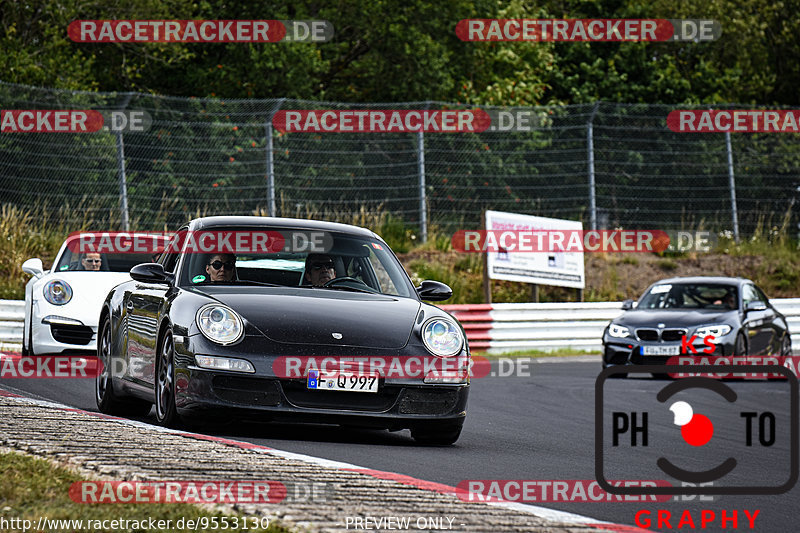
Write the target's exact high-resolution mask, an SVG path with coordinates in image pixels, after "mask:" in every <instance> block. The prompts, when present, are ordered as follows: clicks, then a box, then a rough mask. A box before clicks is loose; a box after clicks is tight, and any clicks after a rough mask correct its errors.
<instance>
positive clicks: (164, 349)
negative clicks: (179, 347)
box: [155, 330, 180, 428]
mask: <svg viewBox="0 0 800 533" xmlns="http://www.w3.org/2000/svg"><path fill="white" fill-rule="evenodd" d="M155 381H156V382H155V389H156V390H155V396H156V420H158V423H159V424H161V425H162V426H166V427H171V428H174V427H178V425H180V417H179V416H178V410H177V408H176V407H175V342H174V340H173V339H172V331H169V330H168V331H167V332H166V333H164V337H163V338H162V339H161V346H160V347H159V350H158V358H157V361H156V380H155Z"/></svg>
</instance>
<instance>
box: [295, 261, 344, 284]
mask: <svg viewBox="0 0 800 533" xmlns="http://www.w3.org/2000/svg"><path fill="white" fill-rule="evenodd" d="M335 277H336V264H335V263H334V262H333V259H332V258H331V257H330V256H328V255H325V254H308V256H307V257H306V272H305V274H304V277H303V280H304V281H306V282H308V283H310V284H311V285H313V286H314V287H322V286H323V285H325V284H326V283H328V282H329V281H330V280H332V279H334V278H335Z"/></svg>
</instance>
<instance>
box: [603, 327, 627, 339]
mask: <svg viewBox="0 0 800 533" xmlns="http://www.w3.org/2000/svg"><path fill="white" fill-rule="evenodd" d="M608 334H609V335H610V336H612V337H616V338H618V339H624V338H625V337H628V336H630V334H631V330H629V329H628V328H626V327H625V326H620V325H619V324H614V323H611V325H609V326H608Z"/></svg>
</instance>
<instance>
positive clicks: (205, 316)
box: [197, 304, 244, 344]
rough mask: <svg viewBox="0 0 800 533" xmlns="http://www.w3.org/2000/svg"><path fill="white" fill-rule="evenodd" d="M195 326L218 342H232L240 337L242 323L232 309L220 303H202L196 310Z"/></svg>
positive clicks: (210, 338)
mask: <svg viewBox="0 0 800 533" xmlns="http://www.w3.org/2000/svg"><path fill="white" fill-rule="evenodd" d="M197 327H199V328H200V331H201V332H202V333H203V335H205V336H206V338H208V339H209V340H211V341H214V342H216V343H218V344H233V343H234V342H236V341H238V340H239V339H241V338H242V335H243V334H244V323H243V322H242V319H241V318H239V315H237V314H236V313H235V312H234V310H233V309H231V308H230V307H226V306H224V305H221V304H208V305H204V306H203V307H201V308H200V310H199V311H198V312H197Z"/></svg>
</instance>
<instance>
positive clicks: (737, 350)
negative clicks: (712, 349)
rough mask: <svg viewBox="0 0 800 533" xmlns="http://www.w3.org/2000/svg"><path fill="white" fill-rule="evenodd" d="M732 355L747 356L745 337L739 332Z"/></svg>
mask: <svg viewBox="0 0 800 533" xmlns="http://www.w3.org/2000/svg"><path fill="white" fill-rule="evenodd" d="M733 355H747V337H745V336H744V333H742V332H741V331H740V332H739V334H738V335H736V346H735V347H734V349H733Z"/></svg>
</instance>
